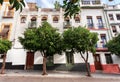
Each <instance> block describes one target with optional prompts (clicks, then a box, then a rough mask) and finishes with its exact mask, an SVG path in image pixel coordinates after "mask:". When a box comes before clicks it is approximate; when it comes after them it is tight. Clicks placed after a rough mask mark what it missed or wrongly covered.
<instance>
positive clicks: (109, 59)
mask: <svg viewBox="0 0 120 82" xmlns="http://www.w3.org/2000/svg"><path fill="white" fill-rule="evenodd" d="M105 58H106V63H107V64H112V63H113V60H112V57H111V54H105Z"/></svg>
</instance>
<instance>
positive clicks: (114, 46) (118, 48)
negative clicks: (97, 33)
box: [106, 34, 120, 57]
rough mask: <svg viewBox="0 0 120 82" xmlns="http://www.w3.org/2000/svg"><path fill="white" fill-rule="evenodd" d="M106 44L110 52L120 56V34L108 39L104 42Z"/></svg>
mask: <svg viewBox="0 0 120 82" xmlns="http://www.w3.org/2000/svg"><path fill="white" fill-rule="evenodd" d="M106 46H107V47H108V50H109V51H110V52H111V53H112V54H115V55H117V56H119V57H120V34H119V35H118V36H117V37H114V38H113V39H112V40H110V41H109V42H108V43H107V44H106Z"/></svg>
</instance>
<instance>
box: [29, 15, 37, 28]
mask: <svg viewBox="0 0 120 82" xmlns="http://www.w3.org/2000/svg"><path fill="white" fill-rule="evenodd" d="M35 27H37V18H36V17H32V18H31V22H29V25H28V28H35Z"/></svg>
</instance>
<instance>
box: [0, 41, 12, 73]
mask: <svg viewBox="0 0 120 82" xmlns="http://www.w3.org/2000/svg"><path fill="white" fill-rule="evenodd" d="M11 46H12V43H11V42H10V41H9V40H2V39H0V54H3V63H2V67H1V72H0V73H1V74H4V73H5V61H6V53H7V51H8V50H9V49H11Z"/></svg>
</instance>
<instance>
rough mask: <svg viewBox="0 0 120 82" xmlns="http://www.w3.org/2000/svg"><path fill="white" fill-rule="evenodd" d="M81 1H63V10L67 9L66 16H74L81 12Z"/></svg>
mask: <svg viewBox="0 0 120 82" xmlns="http://www.w3.org/2000/svg"><path fill="white" fill-rule="evenodd" d="M79 2H80V0H63V6H62V7H63V8H64V9H65V14H64V16H65V17H67V16H70V17H71V16H73V15H76V14H78V13H79V11H80V3H79Z"/></svg>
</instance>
